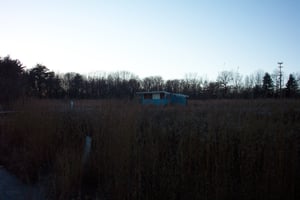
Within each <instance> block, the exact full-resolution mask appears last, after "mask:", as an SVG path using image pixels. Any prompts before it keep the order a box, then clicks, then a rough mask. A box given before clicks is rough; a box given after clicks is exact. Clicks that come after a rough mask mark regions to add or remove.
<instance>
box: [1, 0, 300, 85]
mask: <svg viewBox="0 0 300 200" xmlns="http://www.w3.org/2000/svg"><path fill="white" fill-rule="evenodd" d="M0 19H1V28H0V56H1V57H4V56H6V55H10V56H11V57H12V58H17V59H19V60H21V61H22V62H23V64H24V65H26V66H27V67H33V66H34V65H35V64H36V63H41V64H44V65H46V66H47V67H48V68H49V69H51V70H54V71H56V72H70V71H72V72H79V73H89V72H92V71H106V72H111V71H117V70H126V71H130V72H133V73H135V74H136V75H138V76H139V77H140V78H143V77H145V76H152V75H161V76H162V77H163V78H164V79H173V78H183V77H184V75H185V74H186V73H191V72H192V73H193V72H195V73H198V75H199V76H207V77H208V78H209V79H211V80H214V79H215V78H216V76H217V74H218V72H220V71H222V70H237V69H239V72H240V73H242V74H243V75H248V74H251V73H253V72H255V71H256V70H258V69H261V70H263V71H267V72H270V73H272V72H273V71H274V70H275V69H276V67H277V62H278V61H283V62H284V71H285V73H286V74H288V73H291V72H300V0H299V1H298V0H198V1H192V0H181V1H179V0H178V1H176V0H172V1H171V0H170V1H167V0H165V1H164V0H159V1H158V0H157V1H156V0H147V1H146V0H123V1H121V0H119V1H114V0H85V1H83V0H64V1H60V0H49V1H43V0H36V1H34V0H24V1H21V0H20V1H17V0H0Z"/></svg>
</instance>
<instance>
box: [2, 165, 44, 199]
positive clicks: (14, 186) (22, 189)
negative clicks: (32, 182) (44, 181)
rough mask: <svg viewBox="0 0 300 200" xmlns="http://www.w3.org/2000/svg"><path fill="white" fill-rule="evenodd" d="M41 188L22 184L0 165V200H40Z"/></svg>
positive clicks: (41, 196)
mask: <svg viewBox="0 0 300 200" xmlns="http://www.w3.org/2000/svg"><path fill="white" fill-rule="evenodd" d="M41 191H42V190H41V188H38V187H35V186H29V185H25V184H23V183H22V182H21V181H20V180H19V179H18V178H17V177H16V176H14V175H12V174H11V173H9V172H8V171H7V170H6V169H5V168H4V167H3V166H1V165H0V200H42V199H44V198H43V195H42V192H41Z"/></svg>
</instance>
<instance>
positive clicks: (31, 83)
mask: <svg viewBox="0 0 300 200" xmlns="http://www.w3.org/2000/svg"><path fill="white" fill-rule="evenodd" d="M278 80H279V77H278V74H277V73H276V72H275V73H273V74H270V73H268V72H262V71H258V72H256V73H254V74H251V75H247V76H245V77H243V76H242V75H241V74H240V73H239V72H234V71H227V70H224V71H221V72H220V73H219V74H218V76H217V78H216V80H215V81H209V80H207V79H204V78H202V77H199V76H198V75H197V74H196V73H189V74H186V75H185V78H183V79H172V80H164V79H163V78H162V77H161V76H149V77H146V78H143V79H140V78H139V77H138V76H136V75H135V74H133V73H131V72H127V71H119V72H113V73H104V72H102V73H94V74H89V75H87V76H83V75H81V74H79V73H74V72H69V73H65V74H56V73H55V72H53V71H51V70H49V69H48V68H47V67H46V66H44V65H41V64H37V65H36V66H34V67H33V68H31V69H26V68H25V66H23V65H22V63H21V62H20V61H19V60H17V59H11V58H10V57H9V56H6V57H4V58H1V57H0V103H1V104H7V103H10V102H12V101H14V100H16V99H18V98H20V97H23V98H24V97H37V98H53V99H54V98H55V99H60V98H71V99H105V98H122V99H125V98H128V99H132V98H134V96H135V93H136V92H138V91H153V90H166V91H168V92H174V93H183V94H186V95H189V97H190V99H221V98H246V99H252V98H299V97H300V92H299V81H300V76H299V74H298V75H294V74H290V75H289V78H288V80H287V81H286V83H284V85H280V83H279V81H278Z"/></svg>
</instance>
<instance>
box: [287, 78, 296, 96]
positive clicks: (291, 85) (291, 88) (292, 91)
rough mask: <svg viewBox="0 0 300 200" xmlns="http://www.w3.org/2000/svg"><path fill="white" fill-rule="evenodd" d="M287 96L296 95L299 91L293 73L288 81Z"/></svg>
mask: <svg viewBox="0 0 300 200" xmlns="http://www.w3.org/2000/svg"><path fill="white" fill-rule="evenodd" d="M285 91H286V96H287V97H295V96H296V95H297V92H298V83H297V81H296V79H295V77H294V76H293V74H290V76H289V80H288V81H287V83H286V89H285Z"/></svg>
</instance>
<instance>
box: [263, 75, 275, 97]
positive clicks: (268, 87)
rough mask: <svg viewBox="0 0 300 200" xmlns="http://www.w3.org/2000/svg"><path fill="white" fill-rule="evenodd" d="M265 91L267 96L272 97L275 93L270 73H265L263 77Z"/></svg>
mask: <svg viewBox="0 0 300 200" xmlns="http://www.w3.org/2000/svg"><path fill="white" fill-rule="evenodd" d="M262 89H263V93H264V96H265V97H272V96H273V94H274V84H273V80H272V78H271V76H270V74H269V73H265V75H264V77H263V85H262Z"/></svg>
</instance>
